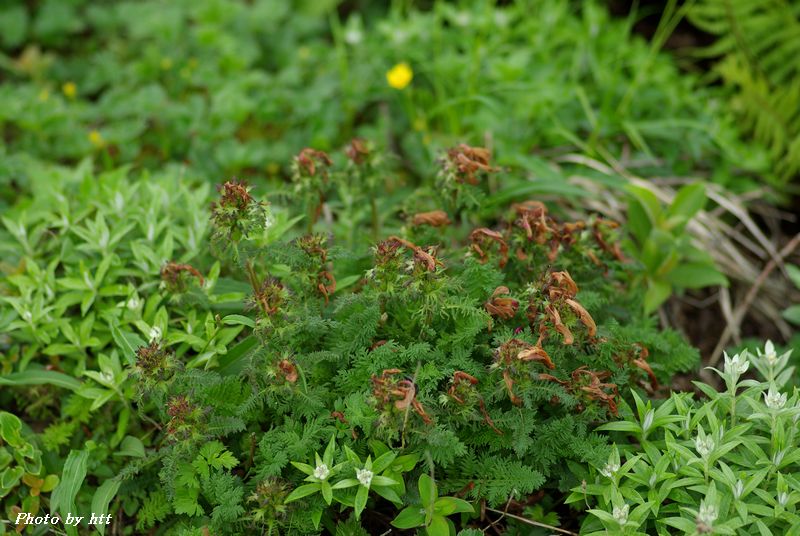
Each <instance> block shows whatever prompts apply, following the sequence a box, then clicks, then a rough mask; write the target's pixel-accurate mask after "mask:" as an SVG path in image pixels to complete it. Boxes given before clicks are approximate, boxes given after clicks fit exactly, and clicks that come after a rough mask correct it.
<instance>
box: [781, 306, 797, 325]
mask: <svg viewBox="0 0 800 536" xmlns="http://www.w3.org/2000/svg"><path fill="white" fill-rule="evenodd" d="M783 318H785V319H786V320H788V321H789V322H791V323H792V324H797V325H800V305H792V306H791V307H789V308H788V309H786V310H785V311H783Z"/></svg>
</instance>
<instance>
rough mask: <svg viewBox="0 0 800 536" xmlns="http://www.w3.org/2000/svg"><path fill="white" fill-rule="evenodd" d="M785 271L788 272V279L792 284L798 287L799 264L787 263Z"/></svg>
mask: <svg viewBox="0 0 800 536" xmlns="http://www.w3.org/2000/svg"><path fill="white" fill-rule="evenodd" d="M786 272H787V273H788V274H789V279H791V280H792V283H794V286H796V287H797V288H800V266H797V265H795V264H787V265H786Z"/></svg>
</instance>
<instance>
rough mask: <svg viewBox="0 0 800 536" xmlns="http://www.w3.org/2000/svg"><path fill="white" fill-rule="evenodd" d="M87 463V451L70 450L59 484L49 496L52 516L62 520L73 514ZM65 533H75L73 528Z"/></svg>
mask: <svg viewBox="0 0 800 536" xmlns="http://www.w3.org/2000/svg"><path fill="white" fill-rule="evenodd" d="M88 461H89V451H87V450H71V451H69V456H67V461H66V462H64V470H63V471H62V473H61V482H59V483H58V486H56V489H54V490H53V493H52V494H51V495H50V512H51V513H53V514H56V513H58V514H59V515H60V516H61V517H62V518H64V517H66V515H67V513H69V512H75V511H76V507H75V497H76V496H77V495H78V490H80V488H81V485H82V484H83V479H84V478H86V467H87V463H88ZM67 531H68V532H71V533H73V534H74V533H76V532H75V528H74V527H73V528H72V531H70V530H69V527H67Z"/></svg>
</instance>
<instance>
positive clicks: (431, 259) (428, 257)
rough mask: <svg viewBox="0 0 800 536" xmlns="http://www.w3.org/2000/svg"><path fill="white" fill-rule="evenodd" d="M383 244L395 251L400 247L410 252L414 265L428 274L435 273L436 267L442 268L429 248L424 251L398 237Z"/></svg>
mask: <svg viewBox="0 0 800 536" xmlns="http://www.w3.org/2000/svg"><path fill="white" fill-rule="evenodd" d="M384 242H386V243H389V244H391V245H392V247H394V248H395V249H397V248H399V247H400V246H402V247H404V248H406V249H408V250H410V251H411V252H413V254H414V263H415V264H416V265H417V266H421V267H422V268H424V269H425V270H427V271H429V272H433V271H435V270H436V267H437V266H444V264H443V263H442V261H440V260H439V259H437V258H436V257H435V255H434V254H433V252H432V249H431V248H428V251H426V250H424V249H423V248H421V247H419V246H418V245H416V244H414V243H413V242H411V241H409V240H406V239H405V238H400V237H398V236H390V237H389V238H387V239H386V240H385V241H384Z"/></svg>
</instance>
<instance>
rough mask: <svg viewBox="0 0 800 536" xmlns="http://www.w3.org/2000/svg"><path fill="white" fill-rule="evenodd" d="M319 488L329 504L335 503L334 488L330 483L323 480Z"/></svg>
mask: <svg viewBox="0 0 800 536" xmlns="http://www.w3.org/2000/svg"><path fill="white" fill-rule="evenodd" d="M319 486H320V490H321V491H322V498H323V499H325V502H326V503H327V504H331V501H333V488H331V484H330V482H328V481H327V480H323V481H322V482H320V483H319Z"/></svg>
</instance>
